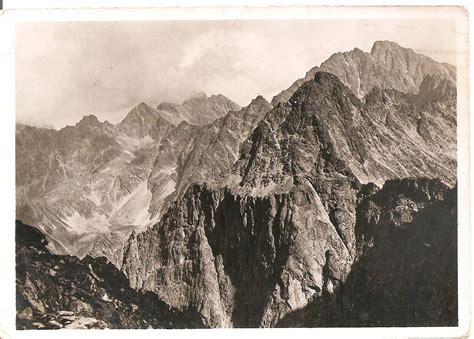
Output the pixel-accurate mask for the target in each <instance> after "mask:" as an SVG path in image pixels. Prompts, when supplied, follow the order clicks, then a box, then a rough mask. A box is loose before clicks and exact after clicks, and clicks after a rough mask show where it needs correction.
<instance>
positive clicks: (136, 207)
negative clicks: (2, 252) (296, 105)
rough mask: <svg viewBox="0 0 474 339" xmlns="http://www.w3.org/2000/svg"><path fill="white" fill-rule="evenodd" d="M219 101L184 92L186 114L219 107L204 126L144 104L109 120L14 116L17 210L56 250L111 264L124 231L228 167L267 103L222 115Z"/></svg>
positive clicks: (151, 220)
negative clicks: (45, 120)
mask: <svg viewBox="0 0 474 339" xmlns="http://www.w3.org/2000/svg"><path fill="white" fill-rule="evenodd" d="M222 102H224V103H227V104H228V105H229V107H235V105H232V104H229V103H230V101H229V100H228V99H226V98H225V97H223V96H221V95H218V96H211V97H210V98H207V97H205V96H204V95H200V96H197V97H193V98H191V99H189V100H187V101H185V104H184V106H183V107H187V109H188V108H189V109H190V110H189V111H187V112H188V113H187V114H188V115H189V116H192V115H193V114H195V115H199V114H200V113H201V112H202V113H203V115H202V118H203V119H204V118H205V116H206V114H207V113H206V112H207V111H206V110H207V109H211V111H212V112H213V113H212V114H215V115H219V116H220V118H218V119H216V120H215V121H214V120H213V121H212V122H211V123H210V124H208V125H204V126H194V125H190V124H189V123H187V122H185V121H183V122H181V123H180V124H178V125H174V124H173V123H171V122H169V121H168V120H167V119H165V118H164V115H165V114H164V113H163V111H160V110H157V109H154V108H152V107H150V106H148V105H147V104H145V103H141V104H139V105H138V106H136V107H135V108H133V109H132V110H131V111H130V112H129V113H128V114H127V116H126V117H125V118H124V119H123V120H122V121H121V122H120V123H119V124H117V125H116V126H115V125H113V124H110V123H108V122H100V121H99V120H98V119H97V118H96V117H95V116H93V115H89V116H85V117H84V118H83V119H82V120H81V121H79V122H78V123H77V124H76V125H75V126H68V127H65V128H63V129H61V130H59V131H56V130H49V129H40V128H34V127H29V126H24V125H18V126H17V132H16V156H17V161H16V166H17V171H16V175H17V218H18V219H20V220H22V221H24V222H26V223H29V224H32V225H35V226H37V227H39V228H40V229H41V230H42V231H43V232H45V233H46V235H47V237H48V239H49V241H50V244H49V248H50V249H51V250H52V251H53V252H55V253H59V254H74V255H78V256H80V257H82V256H84V255H86V254H93V255H97V256H106V257H107V258H109V260H112V262H114V263H116V264H117V265H118V262H119V260H120V258H121V255H122V252H121V251H122V248H121V246H122V244H123V242H124V241H125V240H126V239H127V238H128V236H129V235H130V233H131V232H132V231H133V230H136V231H140V230H143V229H146V227H148V226H150V225H152V224H153V223H155V222H156V221H157V220H158V219H159V217H160V216H161V214H162V211H163V209H165V208H166V206H167V203H168V202H170V201H171V200H172V199H173V198H174V197H175V196H176V195H179V194H181V193H183V192H184V191H185V190H186V189H187V188H188V186H189V185H190V184H191V183H192V182H197V181H204V180H212V179H213V178H217V177H219V175H221V174H222V173H223V172H226V171H228V170H229V169H230V167H231V166H232V165H233V163H234V162H235V160H236V159H237V156H238V153H239V147H240V144H241V143H242V141H243V140H244V139H245V138H246V137H247V136H248V135H249V134H250V132H251V131H252V130H253V128H255V126H256V124H257V123H258V121H259V119H260V118H261V117H262V116H263V115H264V113H266V111H268V110H269V109H270V106H269V104H268V102H266V101H265V99H263V98H261V97H259V98H257V99H256V100H254V102H252V103H251V104H250V105H249V106H248V107H246V108H244V109H242V111H230V112H228V113H226V114H225V115H224V116H221V115H222V114H221V113H222V112H221V113H218V111H219V110H224V109H225V107H226V105H227V104H223V105H222V106H219V103H222ZM200 105H201V106H200ZM191 108H192V109H194V110H195V111H192V110H191ZM201 109H202V110H204V111H201ZM209 114H210V113H209ZM196 119H197V118H196Z"/></svg>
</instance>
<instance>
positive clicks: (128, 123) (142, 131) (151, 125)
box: [117, 102, 173, 139]
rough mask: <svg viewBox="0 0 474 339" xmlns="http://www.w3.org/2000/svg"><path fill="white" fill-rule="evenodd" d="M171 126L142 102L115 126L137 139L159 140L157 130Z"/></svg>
mask: <svg viewBox="0 0 474 339" xmlns="http://www.w3.org/2000/svg"><path fill="white" fill-rule="evenodd" d="M172 126H173V125H172V124H171V123H170V122H169V121H168V120H167V119H165V118H164V117H163V116H162V115H161V114H160V113H159V112H158V111H156V110H155V109H154V108H152V107H150V106H149V105H147V104H146V103H143V102H142V103H140V104H139V105H137V106H136V107H134V108H133V109H132V110H131V111H130V112H129V113H128V114H127V116H126V117H125V118H124V119H123V120H122V121H121V122H120V123H119V124H118V125H117V127H118V128H119V130H120V131H121V132H122V133H124V134H126V135H128V136H130V137H133V138H138V139H141V138H144V137H145V136H147V135H150V136H151V137H153V138H154V139H159V138H160V137H161V134H162V133H158V132H157V130H163V131H164V130H166V129H168V128H171V127H172ZM158 134H160V135H158Z"/></svg>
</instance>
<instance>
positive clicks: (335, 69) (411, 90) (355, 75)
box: [272, 41, 456, 106]
mask: <svg viewBox="0 0 474 339" xmlns="http://www.w3.org/2000/svg"><path fill="white" fill-rule="evenodd" d="M316 71H323V72H328V73H331V74H334V75H335V76H337V77H338V78H339V79H340V80H341V81H342V82H343V83H344V84H345V85H346V86H347V87H349V88H350V89H351V91H352V92H353V93H354V94H355V95H356V96H357V97H358V98H359V99H362V98H363V97H364V96H366V95H367V94H369V93H370V91H371V90H372V89H373V88H374V87H378V88H381V89H395V90H397V91H399V92H403V93H407V94H415V93H417V92H418V91H419V87H420V85H421V83H422V81H423V79H424V78H425V76H432V77H436V78H439V79H444V81H446V82H448V83H449V84H451V85H453V86H455V85H456V68H455V67H454V66H452V65H449V64H446V63H438V62H436V61H434V60H432V59H430V58H429V57H427V56H425V55H422V54H419V53H416V52H414V51H413V50H412V49H409V48H403V47H401V46H399V45H398V44H396V43H394V42H390V41H376V42H375V43H374V45H373V46H372V50H371V51H370V53H367V52H363V51H362V50H360V49H359V48H355V49H353V50H352V51H350V52H344V53H341V52H339V53H336V54H333V55H332V56H331V57H330V58H329V59H328V60H326V61H324V62H323V63H322V64H321V65H320V66H319V68H318V67H314V68H313V69H311V70H310V71H308V73H307V74H306V76H305V77H304V78H303V79H299V80H297V81H296V82H295V83H294V84H293V85H292V86H291V87H290V88H288V89H286V90H284V91H283V92H281V93H280V94H278V95H276V96H275V97H274V98H273V99H272V105H273V106H276V105H277V104H278V103H279V102H281V103H284V102H286V101H288V99H289V98H290V97H291V95H293V93H294V92H296V90H297V89H298V88H299V87H300V85H301V84H302V83H303V82H306V81H308V80H311V79H312V78H313V77H314V74H315V73H316Z"/></svg>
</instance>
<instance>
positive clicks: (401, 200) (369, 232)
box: [278, 179, 458, 327]
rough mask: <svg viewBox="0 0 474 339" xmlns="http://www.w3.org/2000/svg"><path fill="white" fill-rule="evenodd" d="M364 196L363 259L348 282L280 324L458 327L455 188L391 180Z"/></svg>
mask: <svg viewBox="0 0 474 339" xmlns="http://www.w3.org/2000/svg"><path fill="white" fill-rule="evenodd" d="M359 198H360V199H361V202H360V204H359V205H358V208H357V228H356V232H357V239H358V247H359V253H358V256H357V260H356V262H355V264H354V265H353V266H352V268H351V272H350V274H349V275H348V277H347V279H346V280H345V281H344V282H343V283H342V284H341V283H340V284H338V286H337V288H336V289H335V290H334V291H333V292H332V293H326V294H324V295H322V296H321V297H318V298H317V299H316V300H314V301H313V302H312V303H310V304H309V305H308V306H307V307H305V308H303V309H300V310H298V311H296V312H294V313H293V314H291V315H288V316H287V317H285V318H284V319H282V321H281V322H280V323H279V324H278V326H282V327H286V326H292V327H333V326H336V327H367V326H374V327H387V326H396V327H402V326H403V327H405V326H408V327H411V326H414V327H421V326H457V324H458V318H457V316H458V312H457V300H458V295H457V286H458V285H457V192H456V189H448V188H447V187H446V186H445V185H443V184H442V183H441V182H440V181H438V180H428V179H403V180H392V181H388V182H387V183H386V184H385V185H384V187H383V188H382V189H380V190H378V189H374V186H371V187H364V188H363V189H362V190H361V192H360V195H359Z"/></svg>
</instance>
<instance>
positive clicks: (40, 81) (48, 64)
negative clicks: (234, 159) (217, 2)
mask: <svg viewBox="0 0 474 339" xmlns="http://www.w3.org/2000/svg"><path fill="white" fill-rule="evenodd" d="M415 29H416V32H417V34H412V33H413V30H415ZM455 34H456V25H455V22H454V21H451V20H446V19H425V20H415V19H407V20H401V19H397V20H395V19H383V20H382V19H364V20H333V19H331V20H292V21H282V20H273V21H262V20H260V21H244V20H239V21H154V22H150V21H149V22H142V21H140V22H73V23H71V22H63V23H22V24H19V25H17V32H16V119H17V122H18V123H24V124H30V125H36V126H47V125H53V126H54V127H55V128H57V129H59V128H62V127H64V126H66V125H74V124H75V123H76V122H78V121H79V120H80V119H81V118H82V117H83V116H85V115H89V114H93V115H95V116H97V117H98V119H99V120H101V121H104V120H108V121H109V122H111V123H117V122H119V121H120V120H122V119H123V117H124V116H125V115H126V114H127V113H128V112H129V111H130V110H131V109H132V108H133V107H135V106H136V105H137V104H139V103H140V102H145V103H147V104H149V105H150V106H152V107H156V106H157V105H158V104H160V103H161V102H164V101H168V102H173V103H177V104H181V103H182V101H184V100H186V99H187V98H189V97H190V96H192V95H193V94H196V93H198V92H205V93H206V94H207V95H208V96H210V95H213V94H223V95H225V96H226V97H228V98H229V99H231V100H233V101H235V102H236V103H237V104H239V105H241V106H246V105H248V103H250V101H251V100H252V99H253V98H255V97H256V96H258V95H263V96H264V97H265V98H266V99H267V100H268V101H270V100H271V99H272V97H273V96H274V95H276V94H278V93H279V92H280V91H281V90H283V89H286V88H288V87H289V86H290V85H291V84H292V83H293V82H294V81H295V80H297V79H298V78H301V77H303V76H304V75H305V73H306V71H308V70H309V69H311V68H312V67H314V66H319V65H320V64H321V62H323V61H325V60H326V59H328V58H329V57H330V56H331V55H332V54H334V53H336V52H345V51H350V50H352V49H354V48H356V47H357V48H360V49H362V50H363V51H366V52H370V49H371V47H372V45H373V43H374V42H375V41H378V40H389V41H394V42H396V43H398V44H399V45H401V46H403V47H406V48H412V49H413V50H415V51H416V52H418V53H422V54H425V55H427V56H429V57H431V58H432V59H434V60H436V61H439V62H447V63H451V64H453V65H455V66H456V38H455ZM302 36H303V37H304V38H301V37H302ZM428 37H429V38H428Z"/></svg>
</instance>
